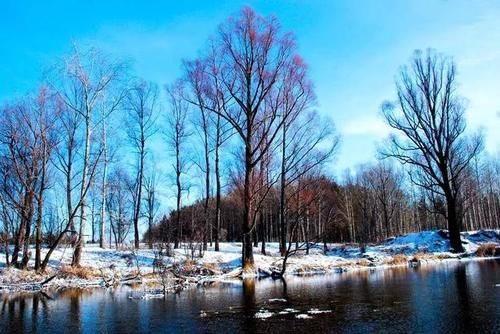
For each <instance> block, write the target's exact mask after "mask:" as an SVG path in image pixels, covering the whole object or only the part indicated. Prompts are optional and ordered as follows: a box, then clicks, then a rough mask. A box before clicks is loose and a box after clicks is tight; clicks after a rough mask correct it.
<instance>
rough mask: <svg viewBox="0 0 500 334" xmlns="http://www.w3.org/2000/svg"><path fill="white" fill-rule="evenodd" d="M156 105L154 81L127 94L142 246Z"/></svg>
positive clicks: (139, 84)
mask: <svg viewBox="0 0 500 334" xmlns="http://www.w3.org/2000/svg"><path fill="white" fill-rule="evenodd" d="M157 107H158V87H157V86H156V85H155V84H153V83H149V82H145V81H139V82H137V83H136V84H135V85H134V86H133V87H132V88H131V89H130V90H129V92H128V95H127V109H128V114H127V116H128V117H127V120H126V123H127V134H128V137H129V139H130V141H131V142H132V146H133V148H134V150H135V151H136V153H137V173H136V174H137V175H136V180H135V185H134V190H133V205H134V210H133V224H134V244H135V248H139V219H140V218H141V211H142V210H141V208H142V202H143V201H142V200H143V198H142V191H143V188H144V168H145V167H144V166H145V159H146V154H147V142H148V141H149V139H150V138H151V137H152V136H153V135H154V134H155V132H156V128H155V122H156V109H157Z"/></svg>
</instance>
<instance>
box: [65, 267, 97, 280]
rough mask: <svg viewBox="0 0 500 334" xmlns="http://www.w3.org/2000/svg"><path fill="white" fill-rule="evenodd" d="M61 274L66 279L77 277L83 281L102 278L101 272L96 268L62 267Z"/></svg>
mask: <svg viewBox="0 0 500 334" xmlns="http://www.w3.org/2000/svg"><path fill="white" fill-rule="evenodd" d="M59 274H60V275H61V276H62V277H64V278H71V277H77V278H81V279H91V278H95V277H100V276H101V274H100V272H99V271H98V270H97V269H95V268H90V267H72V266H63V267H61V269H59Z"/></svg>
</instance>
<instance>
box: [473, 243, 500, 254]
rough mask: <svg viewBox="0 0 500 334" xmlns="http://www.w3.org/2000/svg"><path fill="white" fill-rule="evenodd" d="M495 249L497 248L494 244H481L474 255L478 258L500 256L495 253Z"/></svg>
mask: <svg viewBox="0 0 500 334" xmlns="http://www.w3.org/2000/svg"><path fill="white" fill-rule="evenodd" d="M497 247H498V244H495V243H492V242H489V243H486V244H482V245H481V246H479V248H478V249H477V250H476V255H477V256H479V257H485V256H496V255H500V254H499V252H498V251H497Z"/></svg>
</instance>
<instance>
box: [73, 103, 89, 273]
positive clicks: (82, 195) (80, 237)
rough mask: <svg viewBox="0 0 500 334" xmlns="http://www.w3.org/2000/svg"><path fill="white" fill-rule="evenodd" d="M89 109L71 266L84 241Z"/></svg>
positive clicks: (74, 264)
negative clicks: (77, 230) (78, 215)
mask: <svg viewBox="0 0 500 334" xmlns="http://www.w3.org/2000/svg"><path fill="white" fill-rule="evenodd" d="M89 113H90V111H88V109H87V116H86V117H85V152H84V156H83V170H82V184H81V191H80V198H81V200H80V230H79V235H78V240H77V242H76V247H75V251H74V253H73V261H72V263H71V265H72V266H76V267H79V266H80V261H81V257H82V251H83V245H84V243H85V235H84V233H85V223H86V221H87V216H86V212H85V209H86V198H85V196H86V191H85V189H86V186H87V172H88V165H89V157H90V132H91V128H90V114H89Z"/></svg>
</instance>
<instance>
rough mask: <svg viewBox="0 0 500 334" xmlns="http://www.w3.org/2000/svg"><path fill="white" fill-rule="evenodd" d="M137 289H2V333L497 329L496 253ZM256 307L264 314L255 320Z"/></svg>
mask: <svg viewBox="0 0 500 334" xmlns="http://www.w3.org/2000/svg"><path fill="white" fill-rule="evenodd" d="M140 292H141V289H140V288H139V289H131V288H126V287H123V288H118V289H110V290H104V289H90V290H77V289H70V290H64V291H59V292H48V296H43V295H41V294H4V295H0V333H22V332H25V333H73V334H76V333H79V332H81V333H136V332H137V333H138V332H142V333H150V332H158V333H175V332H187V333H239V332H247V333H278V332H279V333H286V332H290V331H293V332H295V333H301V332H304V333H405V332H406V333H408V332H412V333H483V332H484V333H488V332H491V333H495V332H496V333H498V332H500V317H499V315H500V261H498V260H490V261H469V262H449V263H442V264H437V265H427V266H421V267H419V268H406V267H401V268H393V269H385V270H382V269H377V270H372V271H369V270H366V271H352V272H347V273H342V274H331V275H325V276H312V277H303V278H289V279H287V281H286V283H284V282H282V281H280V280H276V281H273V280H271V279H266V280H260V281H254V280H245V281H235V282H232V283H220V284H217V285H215V286H210V287H199V288H195V289H190V290H187V291H184V292H182V293H180V294H177V295H168V296H167V297H166V298H165V299H150V300H137V299H130V298H129V297H130V296H135V295H137V294H139V293H140ZM273 299H280V300H273ZM286 309H288V311H285V310H286ZM290 309H292V310H293V311H292V310H290ZM280 312H281V313H285V312H288V313H286V314H280ZM318 312H321V313H318ZM256 314H257V317H256ZM261 314H264V315H267V316H270V317H269V318H265V319H260V318H258V317H259V316H260V315H261ZM301 317H308V318H307V319H301Z"/></svg>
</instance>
